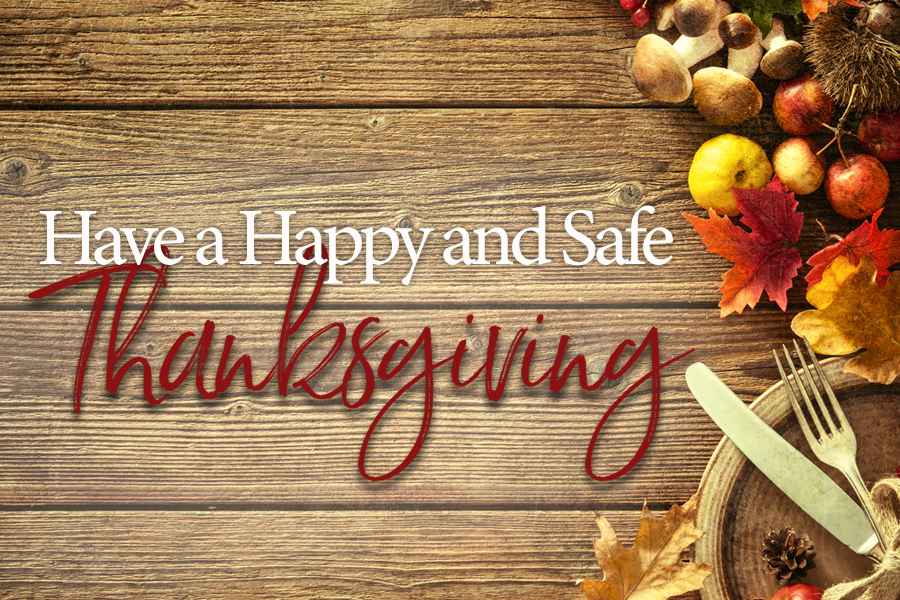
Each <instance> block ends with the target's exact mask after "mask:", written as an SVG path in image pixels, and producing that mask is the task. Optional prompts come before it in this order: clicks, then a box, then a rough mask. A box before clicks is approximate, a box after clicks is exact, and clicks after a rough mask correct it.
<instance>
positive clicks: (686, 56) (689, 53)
mask: <svg viewBox="0 0 900 600" xmlns="http://www.w3.org/2000/svg"><path fill="white" fill-rule="evenodd" d="M730 12H731V7H730V6H728V3H727V2H722V0H716V19H715V22H714V23H713V26H712V27H710V28H709V30H708V31H707V32H706V33H704V34H703V35H701V36H700V37H695V38H691V37H687V36H684V35H683V36H681V37H680V38H678V39H677V40H675V43H674V44H672V46H673V47H674V48H675V51H676V52H677V53H678V54H679V55H681V58H682V60H684V64H685V66H687V67H691V66H692V65H695V64H697V63H698V62H700V61H701V60H703V59H704V58H709V57H710V56H712V55H713V54H715V53H716V52H718V51H719V50H721V49H722V46H724V44H723V43H722V38H720V37H719V21H721V20H722V19H724V18H725V17H726V16H727V15H728V14H729V13H730Z"/></svg>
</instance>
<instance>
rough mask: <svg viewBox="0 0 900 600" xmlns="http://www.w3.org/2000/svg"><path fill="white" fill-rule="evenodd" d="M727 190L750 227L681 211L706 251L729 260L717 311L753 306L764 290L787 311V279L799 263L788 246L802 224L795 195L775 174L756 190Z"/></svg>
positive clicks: (791, 244)
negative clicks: (765, 184) (728, 268)
mask: <svg viewBox="0 0 900 600" xmlns="http://www.w3.org/2000/svg"><path fill="white" fill-rule="evenodd" d="M732 194H734V198H735V200H737V205H738V209H739V210H740V211H741V213H743V214H742V216H741V223H742V224H743V225H745V226H746V227H747V228H749V231H747V230H745V229H742V228H741V227H738V226H737V225H733V224H732V223H731V220H729V218H728V217H719V216H718V215H716V213H715V212H714V211H712V210H710V211H709V220H708V221H706V220H704V219H701V218H699V217H694V216H692V215H688V214H685V215H684V216H685V217H686V218H687V220H688V221H690V222H691V223H692V224H693V225H694V230H695V231H696V232H697V233H699V234H700V237H701V239H702V240H703V243H704V244H706V248H707V250H709V251H710V252H714V253H716V254H719V255H721V256H724V257H725V258H727V259H728V260H730V261H731V262H733V263H734V266H733V267H732V268H731V269H730V270H729V271H728V272H727V273H725V275H723V276H722V280H723V281H724V283H723V284H722V287H720V288H719V290H721V292H722V300H721V301H720V302H719V308H721V309H722V312H721V316H722V317H725V316H727V315H729V314H731V313H733V312H736V313H738V314H740V313H741V312H743V310H744V307H745V306H749V307H750V308H754V307H755V306H756V303H757V302H758V301H759V298H760V296H762V293H763V291H765V292H767V293H768V294H769V300H773V301H774V302H776V303H777V304H778V306H779V307H780V308H781V310H786V309H787V291H788V290H789V289H791V280H792V279H793V278H794V277H795V276H796V275H797V270H798V269H799V268H800V267H801V266H802V265H803V259H801V258H800V253H799V252H797V250H796V249H795V248H794V247H793V245H794V244H796V243H797V238H799V237H800V228H801V227H803V213H798V212H797V201H796V200H794V194H792V193H791V192H789V191H788V190H787V188H785V187H784V186H783V185H782V184H781V182H780V181H779V180H778V177H775V178H774V179H773V180H772V183H770V184H769V185H767V186H766V187H765V188H763V189H761V190H755V189H752V188H750V189H745V190H744V189H738V188H734V189H732Z"/></svg>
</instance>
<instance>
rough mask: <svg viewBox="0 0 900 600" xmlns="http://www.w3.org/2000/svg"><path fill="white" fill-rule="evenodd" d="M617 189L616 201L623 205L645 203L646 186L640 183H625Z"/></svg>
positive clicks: (631, 205) (632, 205)
mask: <svg viewBox="0 0 900 600" xmlns="http://www.w3.org/2000/svg"><path fill="white" fill-rule="evenodd" d="M617 191H618V197H617V198H616V202H617V203H618V204H620V205H622V206H627V207H636V206H642V205H643V204H644V188H643V186H642V185H641V184H639V183H636V182H628V183H623V184H622V185H620V186H619V188H618V190H617Z"/></svg>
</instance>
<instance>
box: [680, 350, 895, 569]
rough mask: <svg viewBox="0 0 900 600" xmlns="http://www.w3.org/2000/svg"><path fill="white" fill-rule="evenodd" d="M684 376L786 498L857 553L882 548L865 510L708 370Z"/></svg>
mask: <svg viewBox="0 0 900 600" xmlns="http://www.w3.org/2000/svg"><path fill="white" fill-rule="evenodd" d="M685 377H686V378H687V384H688V387H689V388H690V390H691V393H693V394H694V397H695V398H696V399H697V401H698V402H699V403H700V406H702V407H703V409H704V410H705V411H706V412H707V413H708V414H709V416H710V417H712V420H713V421H715V422H716V425H718V426H719V427H720V428H721V429H722V431H723V432H725V435H726V436H728V438H729V439H730V440H731V441H732V442H734V445H735V446H737V447H738V449H739V450H740V451H741V452H743V453H744V455H745V456H746V457H747V458H748V459H749V460H750V462H752V463H753V464H754V465H756V468H758V469H759V470H760V471H761V472H762V473H763V474H764V475H765V476H766V477H768V478H769V479H770V480H771V481H772V483H774V484H775V485H777V486H778V488H779V489H781V491H782V492H784V493H785V494H786V495H787V497H788V498H790V499H791V500H793V501H794V502H795V503H796V504H797V505H798V506H799V507H800V508H802V509H803V510H804V511H805V512H806V513H807V514H808V515H809V516H811V517H812V518H813V519H815V520H816V521H818V522H819V524H820V525H821V526H822V527H824V528H825V529H827V530H828V531H829V532H831V533H832V534H833V535H834V536H835V537H836V538H837V539H839V540H840V541H841V542H843V543H844V544H846V545H848V546H850V548H851V549H852V550H853V551H854V552H856V553H857V554H869V553H872V551H873V550H875V549H876V548H878V537H877V536H876V535H875V531H874V530H873V529H872V526H871V525H870V524H869V519H868V518H867V517H866V513H865V512H863V509H862V508H860V506H859V505H858V504H857V503H856V502H854V501H853V499H852V498H850V496H848V495H847V494H846V493H845V492H844V491H843V490H842V489H841V488H840V487H838V485H837V484H836V483H835V482H834V481H833V480H832V479H831V478H830V477H829V476H828V475H826V474H825V473H823V472H822V470H821V469H819V468H818V467H817V466H816V465H814V464H813V463H812V462H811V461H810V460H809V459H808V458H806V457H805V456H803V454H801V453H800V451H799V450H797V449H796V448H794V447H793V446H792V445H790V444H789V443H788V442H787V441H786V440H785V439H784V438H783V437H781V436H780V435H778V434H777V433H776V432H775V430H774V429H772V428H771V427H769V426H768V425H766V423H765V422H764V421H763V420H762V419H760V418H759V416H758V415H757V414H756V413H754V412H753V411H752V410H750V408H749V407H748V406H747V405H746V404H744V402H743V401H742V400H741V399H740V398H738V397H737V395H736V394H735V393H734V392H732V391H731V390H730V389H728V386H726V385H725V384H724V383H722V380H721V379H719V378H718V377H716V374H715V373H713V372H712V371H711V370H710V369H709V367H707V366H706V365H704V364H703V363H694V364H692V365H691V366H690V367H688V369H687V373H686V374H685ZM873 554H874V553H873Z"/></svg>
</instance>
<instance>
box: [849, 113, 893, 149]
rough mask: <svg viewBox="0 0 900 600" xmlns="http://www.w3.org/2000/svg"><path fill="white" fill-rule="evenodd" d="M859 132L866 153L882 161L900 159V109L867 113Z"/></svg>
mask: <svg viewBox="0 0 900 600" xmlns="http://www.w3.org/2000/svg"><path fill="white" fill-rule="evenodd" d="M857 133H858V135H859V141H860V143H861V144H862V148H863V151H864V152H865V153H866V154H871V155H872V156H874V157H875V158H877V159H878V160H880V161H881V162H894V161H895V160H900V109H898V110H895V111H894V112H892V113H869V114H867V115H866V116H865V118H864V119H863V120H862V123H860V124H859V131H858V132H857Z"/></svg>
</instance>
